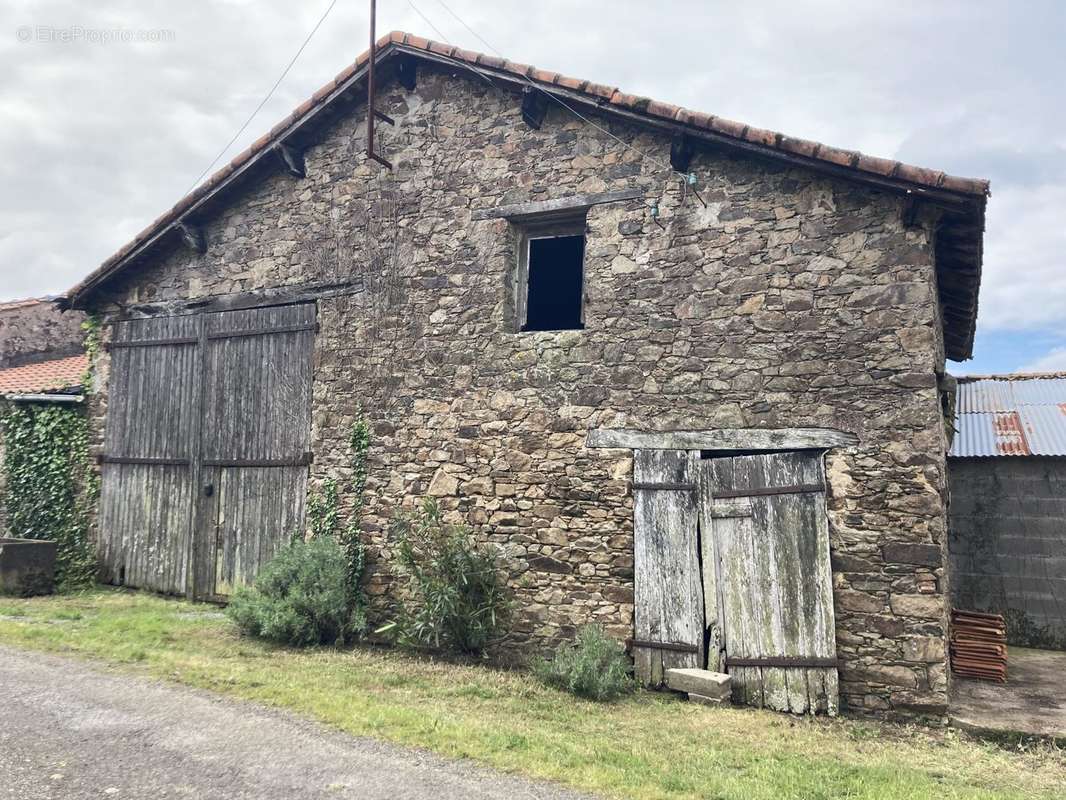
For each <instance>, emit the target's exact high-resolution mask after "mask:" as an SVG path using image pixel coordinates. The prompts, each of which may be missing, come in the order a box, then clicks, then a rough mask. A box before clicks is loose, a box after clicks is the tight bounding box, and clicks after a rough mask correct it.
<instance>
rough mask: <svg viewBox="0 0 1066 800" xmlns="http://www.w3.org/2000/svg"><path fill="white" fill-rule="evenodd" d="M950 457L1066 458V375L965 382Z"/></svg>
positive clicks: (1027, 376)
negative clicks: (1032, 456)
mask: <svg viewBox="0 0 1066 800" xmlns="http://www.w3.org/2000/svg"><path fill="white" fill-rule="evenodd" d="M955 428H956V430H957V433H956V434H955V440H954V441H953V442H952V444H951V452H950V453H948V455H950V456H955V457H960V458H964V457H971V456H1028V455H1034V456H1066V375H1058V374H1056V375H1004V376H996V377H989V378H959V394H958V400H957V410H956V416H955Z"/></svg>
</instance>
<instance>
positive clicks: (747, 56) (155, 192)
mask: <svg viewBox="0 0 1066 800" xmlns="http://www.w3.org/2000/svg"><path fill="white" fill-rule="evenodd" d="M327 2H328V0H317V1H316V2H312V3H292V2H290V0H256V2H237V1H236V0H203V2H198V3H195V4H191V3H185V4H178V3H173V2H167V1H166V0H110V1H109V2H100V3H96V4H93V5H91V6H87V5H86V4H84V3H79V2H75V1H74V0H6V1H5V2H4V3H3V4H2V5H0V70H2V73H3V74H4V76H5V80H4V81H3V82H0V119H3V120H4V123H5V124H4V125H3V126H0V152H3V153H5V158H4V159H0V186H3V187H4V191H3V192H0V299H4V298H12V297H17V296H24V295H30V294H41V293H46V292H59V291H63V290H65V289H67V288H69V287H70V286H71V285H72V284H74V283H75V282H76V281H77V280H78V279H80V278H81V277H82V276H83V275H84V274H85V273H87V272H88V271H90V270H91V269H93V268H94V267H95V266H96V265H97V264H98V263H99V262H101V261H102V260H103V259H105V258H106V257H108V256H109V255H110V254H111V253H112V252H113V251H115V250H116V249H117V248H118V247H120V246H121V245H123V244H124V243H125V242H126V240H127V239H129V238H130V237H131V236H132V235H133V234H135V233H136V232H137V231H138V230H140V229H141V228H142V227H143V226H144V225H145V224H147V223H148V222H150V221H151V220H153V219H155V217H156V216H158V215H159V214H160V213H161V212H162V211H164V210H165V209H167V208H169V207H170V206H171V205H173V203H174V202H175V201H176V200H177V199H178V198H179V197H180V196H181V195H182V194H183V193H184V192H185V190H186V189H187V188H188V187H189V184H190V183H191V182H192V180H193V179H194V178H195V177H196V175H197V174H199V173H200V171H201V170H202V169H203V168H204V167H205V166H206V165H207V163H208V162H209V161H210V160H211V158H213V157H214V156H215V154H216V153H217V152H218V149H219V148H220V147H221V146H222V145H223V144H224V143H225V142H226V141H227V140H228V139H229V137H230V136H231V135H232V134H233V132H234V131H235V130H236V129H237V127H238V126H239V124H240V123H241V122H243V120H244V118H245V117H246V116H247V114H248V113H249V112H250V111H251V109H252V108H254V106H255V105H256V103H257V102H258V100H259V99H260V98H261V97H262V95H263V93H264V92H265V91H266V90H267V89H268V88H269V86H270V85H271V83H272V82H273V81H274V79H275V78H276V76H277V75H278V74H280V71H281V69H282V67H283V66H284V65H285V63H287V62H288V60H289V58H290V57H291V55H292V54H293V53H294V52H295V49H296V47H297V46H298V45H299V43H300V42H301V41H302V40H303V37H304V36H305V34H306V32H307V31H308V30H310V28H311V26H312V25H313V24H314V22H315V21H316V20H317V19H318V17H319V15H320V14H321V12H322V10H324V8H325V7H326V5H327ZM417 4H418V6H419V7H420V8H421V9H422V10H423V11H424V12H425V13H426V14H427V15H428V16H430V18H431V19H433V20H434V22H435V24H436V25H437V26H438V27H439V28H440V29H441V30H442V31H443V32H444V34H445V35H446V36H447V37H448V38H450V39H451V40H452V41H453V42H454V43H456V44H459V45H461V46H463V47H467V48H469V49H474V50H482V51H484V50H485V49H486V47H485V45H484V44H482V43H481V42H480V41H478V39H477V38H476V37H474V36H472V35H471V34H470V33H469V32H468V31H467V30H466V29H465V28H463V27H462V26H461V25H460V24H459V23H457V22H456V21H455V20H454V19H453V18H452V17H451V16H449V14H448V13H447V12H446V11H445V10H444V9H443V7H442V6H441V5H440V3H439V2H437V0H418V3H417ZM448 5H449V6H450V7H452V8H453V9H455V11H456V12H458V13H459V14H460V15H461V16H462V17H463V18H464V19H465V20H466V21H467V22H468V23H469V24H470V25H471V26H472V27H473V28H474V29H475V30H477V31H478V32H479V33H480V34H481V35H482V36H483V37H484V38H485V39H487V40H488V41H490V42H491V43H492V44H493V45H495V47H496V48H498V49H499V50H500V51H501V52H503V53H504V55H505V56H506V57H508V58H511V59H513V60H516V61H524V62H526V63H533V64H536V65H538V66H541V67H544V68H548V69H554V70H559V71H561V72H564V73H567V74H570V75H575V76H579V77H583V78H590V79H592V80H596V81H599V82H603V83H610V84H615V85H618V86H620V87H622V88H623V89H625V90H627V91H632V92H635V93H638V94H645V95H648V96H652V97H656V98H658V99H662V100H665V101H668V102H674V103H679V104H682V105H686V106H688V107H690V108H695V109H700V110H704V111H708V112H711V113H715V114H719V115H722V116H726V117H732V118H734V119H740V120H743V121H745V122H748V123H750V124H753V125H758V126H761V127H767V128H772V129H775V130H782V131H785V132H787V133H789V134H791V135H795V136H802V137H806V138H811V139H818V140H821V141H825V142H828V143H830V144H834V145H838V146H843V147H848V148H854V149H861V150H864V151H866V152H869V153H872V154H874V155H879V156H887V157H896V158H901V159H904V160H908V161H911V162H914V163H919V164H921V165H923V166H929V167H934V168H938V169H945V170H947V171H949V172H954V173H955V174H962V175H966V176H969V177H988V178H991V179H992V181H993V196H992V198H991V200H990V203H989V211H988V232H987V235H986V248H985V252H986V256H985V284H984V289H983V291H982V296H981V315H980V319H979V325H980V326H982V328H983V329H985V330H1004V329H1019V330H1029V329H1035V328H1039V327H1048V326H1052V327H1053V326H1055V325H1057V324H1060V323H1061V322H1062V321H1063V320H1064V319H1066V275H1064V273H1066V270H1064V269H1063V266H1066V264H1064V261H1063V259H1062V257H1061V256H1060V254H1062V253H1066V224H1064V219H1066V144H1064V142H1063V139H1062V136H1063V135H1062V131H1063V130H1066V104H1063V103H1061V102H1059V101H1058V100H1059V98H1061V95H1062V89H1061V76H1062V75H1064V74H1066V55H1064V52H1066V51H1064V50H1063V48H1062V47H1061V44H1060V42H1059V41H1058V36H1059V32H1061V31H1062V30H1063V29H1064V27H1066V6H1064V5H1062V4H1061V3H1057V2H1053V1H1050V0H1049V2H1032V3H1028V4H1026V8H1025V12H1024V13H1020V12H1018V10H1017V8H1016V7H1015V6H1013V5H1012V4H1006V3H987V4H973V3H968V2H941V3H935V4H930V3H917V2H896V0H884V1H883V2H881V3H853V2H846V1H845V0H818V1H817V2H807V3H794V2H784V1H783V0H782V2H776V3H771V2H765V3H734V2H717V3H712V2H706V1H705V0H679V2H673V3H669V4H665V5H663V6H662V8H661V9H653V11H651V12H650V11H649V6H648V4H647V3H645V2H636V0H618V1H617V2H612V3H573V2H569V0H567V1H566V2H564V0H543V2H539V3H529V2H528V0H498V2H495V3H482V2H476V1H475V0H448ZM380 6H381V7H380V8H379V30H380V32H382V33H383V32H385V31H386V30H389V29H390V28H402V29H405V30H411V31H415V32H418V33H421V34H424V35H427V36H431V37H434V38H435V36H436V35H435V34H434V33H433V32H432V31H429V30H427V29H426V25H425V23H424V22H423V21H422V20H421V19H420V18H419V17H418V16H417V15H416V14H415V13H414V12H412V11H411V10H410V7H409V6H408V5H407V4H406V3H389V4H384V3H383V4H380ZM90 9H91V10H90ZM366 13H367V8H366V4H365V3H361V2H348V3H338V4H337V6H336V7H335V8H334V10H333V12H332V14H331V16H330V18H329V19H328V20H327V21H326V23H325V24H324V25H323V27H322V29H321V30H320V31H319V33H318V34H317V35H316V37H315V38H314V40H313V41H312V43H311V45H310V46H309V47H308V48H307V50H306V51H305V52H304V54H303V56H302V57H301V58H300V60H299V62H297V64H296V66H295V67H294V68H293V70H292V72H291V73H290V74H289V76H288V78H287V79H286V80H285V82H284V83H283V84H282V86H281V88H280V89H279V91H278V93H277V95H276V96H275V97H274V98H273V99H272V100H271V101H270V102H269V103H268V104H267V106H266V108H265V109H264V110H263V112H262V113H261V114H260V115H259V117H257V118H256V120H254V121H253V122H252V124H251V125H250V126H249V128H248V130H247V132H246V134H245V135H244V136H243V137H242V138H241V140H239V141H238V142H237V143H236V144H235V146H234V148H233V149H232V150H231V151H230V152H229V153H228V154H227V157H231V156H232V155H233V154H234V153H236V152H237V150H238V149H239V148H242V147H244V146H246V145H247V144H248V143H249V142H251V141H252V140H254V139H255V138H257V137H258V136H259V135H260V134H261V133H262V132H263V131H265V130H268V129H269V128H270V127H271V126H272V125H273V124H274V122H276V121H277V120H278V119H280V118H281V117H283V116H284V115H285V114H287V113H288V112H289V111H290V110H291V109H292V108H293V107H294V106H296V105H297V104H298V103H299V102H300V101H301V100H303V99H304V98H305V97H307V96H309V95H310V94H311V93H312V92H313V91H314V90H315V89H316V88H317V87H318V86H320V85H321V84H323V83H324V82H325V81H326V80H328V79H329V78H331V77H332V76H333V75H334V74H336V73H337V72H338V71H340V69H341V68H343V67H344V66H345V65H346V64H348V63H350V62H351V61H353V60H354V59H355V57H356V56H357V55H358V54H359V52H361V51H362V50H363V49H364V48H365V44H366V40H367V35H366ZM27 24H28V25H55V26H62V25H71V24H80V25H83V26H86V27H88V26H93V25H98V26H100V27H108V26H112V27H113V26H120V27H124V28H166V29H170V30H173V31H174V34H175V40H174V41H173V42H170V43H159V44H141V45H129V44H117V43H113V44H109V45H92V44H87V43H82V44H71V45H60V44H44V43H33V44H19V43H18V42H17V41H16V37H15V30H16V29H17V28H18V26H20V25H27Z"/></svg>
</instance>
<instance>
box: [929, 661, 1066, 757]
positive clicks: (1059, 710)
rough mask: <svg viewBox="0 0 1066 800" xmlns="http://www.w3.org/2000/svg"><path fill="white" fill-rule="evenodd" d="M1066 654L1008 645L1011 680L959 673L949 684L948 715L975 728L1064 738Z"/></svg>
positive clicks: (974, 729)
mask: <svg viewBox="0 0 1066 800" xmlns="http://www.w3.org/2000/svg"><path fill="white" fill-rule="evenodd" d="M1064 675H1066V653H1064V652H1061V651H1058V650H1031V649H1028V648H1025V647H1010V648H1008V649H1007V682H1006V683H991V682H989V681H978V680H974V679H972V678H960V677H958V676H957V675H956V676H955V678H954V680H953V681H952V684H951V700H950V705H949V711H948V714H949V717H950V719H951V723H952V724H953V725H955V726H957V727H959V728H963V729H965V730H970V731H974V732H977V733H1021V734H1025V735H1029V736H1050V737H1054V738H1056V739H1066V682H1064V680H1063V676H1064Z"/></svg>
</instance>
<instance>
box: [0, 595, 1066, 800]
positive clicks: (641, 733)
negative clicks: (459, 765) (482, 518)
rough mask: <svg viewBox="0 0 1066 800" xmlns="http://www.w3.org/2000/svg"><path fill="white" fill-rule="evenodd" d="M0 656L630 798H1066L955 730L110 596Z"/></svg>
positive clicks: (83, 599) (1031, 759)
mask: <svg viewBox="0 0 1066 800" xmlns="http://www.w3.org/2000/svg"><path fill="white" fill-rule="evenodd" d="M0 642H3V643H5V644H10V645H17V646H21V647H27V648H32V649H38V650H44V651H49V652H54V653H59V654H67V655H77V656H83V657H91V658H97V659H103V660H105V661H107V662H110V663H113V664H116V665H119V666H120V667H121V668H123V669H125V670H129V671H133V672H135V673H139V674H142V675H148V676H152V677H156V678H162V679H165V680H170V681H176V682H179V683H183V684H188V685H190V686H196V687H201V688H205V689H210V690H213V691H217V692H221V693H223V694H227V695H232V696H235V697H240V698H245V699H248V700H254V701H257V702H260V703H264V704H267V705H272V706H277V707H282V708H286V709H290V710H292V711H295V712H298V713H300V714H304V715H307V716H310V717H314V718H316V719H318V720H320V721H322V722H324V723H326V724H329V725H332V726H335V727H337V728H340V729H341V730H344V731H347V732H349V733H352V734H355V735H359V736H373V737H377V738H380V739H386V740H389V741H392V742H396V743H398V744H403V745H413V746H418V747H424V748H426V749H429V750H433V751H435V752H437V753H440V754H442V755H445V756H450V757H456V758H470V759H474V760H476V761H478V762H481V763H483V764H486V765H489V766H492V767H496V768H498V769H502V770H507V771H510V772H515V773H521V774H524V775H528V776H531V777H535V778H544V779H549V780H554V781H558V782H560V783H564V784H567V785H570V786H573V787H575V788H579V789H584V790H588V791H592V792H598V793H601V794H604V795H606V796H610V797H625V798H641V799H644V798H692V797H704V798H743V799H744V800H759V799H760V798H766V799H767V800H770V798H773V800H780V799H781V798H797V799H798V798H803V799H804V800H810V799H811V798H855V799H856V800H858V799H860V798H869V799H870V800H874V799H875V798H876V799H877V800H882V798H916V799H918V798H922V799H924V798H929V799H930V800H932V799H933V798H936V799H937V800H940V799H941V798H1036V797H1048V798H1051V797H1063V796H1066V754H1064V753H1063V752H1062V751H1061V750H1058V749H1056V748H1055V747H1053V746H1051V745H1039V746H1034V747H1031V748H1029V749H1028V750H1025V751H1019V752H1011V751H1009V750H1006V749H1004V748H1002V747H999V746H996V745H994V744H991V743H987V742H982V741H978V740H973V739H970V738H969V737H966V736H965V735H961V734H958V733H955V732H952V731H941V730H930V729H927V728H920V727H904V726H897V725H882V724H878V723H873V722H868V721H859V720H851V719H837V720H824V719H818V720H811V719H796V718H791V717H787V716H784V715H781V714H775V713H771V712H762V711H757V710H753V709H735V708H707V707H704V706H698V705H694V704H690V703H684V702H679V701H678V700H676V699H674V698H673V697H671V696H669V695H664V694H658V693H639V694H637V695H635V696H633V697H631V698H628V699H626V700H623V701H620V702H617V703H613V704H609V705H600V704H596V703H592V702H588V701H583V700H578V699H575V698H573V697H571V696H569V695H567V694H563V693H561V692H558V691H555V690H551V689H546V688H544V687H542V686H540V685H538V684H537V683H536V682H535V681H534V680H533V679H532V678H531V677H530V676H528V675H526V674H523V673H517V672H507V671H502V670H496V669H490V668H486V667H471V666H456V665H453V664H444V663H441V662H438V661H433V660H430V659H425V658H418V657H415V656H411V655H407V654H403V653H398V652H392V651H386V650H380V649H374V648H356V649H351V650H334V649H316V650H309V651H293V650H286V649H283V648H278V647H273V646H270V645H266V644H262V643H260V642H256V641H251V640H248V639H242V638H239V637H238V636H237V635H236V634H235V633H234V630H233V628H232V626H231V625H230V623H229V622H228V620H226V619H225V618H224V617H222V616H221V615H220V614H219V613H218V611H217V609H215V608H213V607H211V606H203V605H196V604H192V603H186V602H183V601H177V600H167V599H163V598H159V597H155V596H151V595H146V594H138V593H134V592H125V591H115V590H100V591H93V592H86V593H84V594H78V595H68V596H63V597H51V598H37V599H33V600H5V599H2V598H0Z"/></svg>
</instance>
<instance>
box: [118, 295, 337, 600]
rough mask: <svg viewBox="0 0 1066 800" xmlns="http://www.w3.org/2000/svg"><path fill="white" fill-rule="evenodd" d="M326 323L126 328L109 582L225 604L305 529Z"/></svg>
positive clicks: (206, 319)
mask: <svg viewBox="0 0 1066 800" xmlns="http://www.w3.org/2000/svg"><path fill="white" fill-rule="evenodd" d="M315 314H316V309H315V306H314V305H313V304H304V305H293V306H279V307H271V308H258V309H250V310H242V311H229V312H222V313H214V314H190V315H187V316H181V317H166V318H156V319H146V320H133V321H126V322H119V323H117V324H116V326H115V330H114V336H113V342H112V345H111V377H110V383H109V397H108V411H107V433H106V444H105V454H104V455H103V457H102V459H101V460H102V462H103V478H102V485H101V498H100V561H101V568H102V572H103V575H104V578H105V580H108V581H110V582H112V583H120V584H125V585H127V586H136V587H140V588H145V589H152V590H155V591H161V592H167V593H173V594H187V595H190V596H193V597H197V598H210V599H224V598H225V597H226V596H227V595H228V594H229V593H230V591H231V590H232V588H233V587H235V586H237V585H240V584H243V583H247V582H248V581H250V580H251V579H252V578H254V577H255V575H256V573H257V572H258V570H259V568H260V567H261V566H262V565H263V564H264V563H266V562H267V561H268V560H270V558H271V557H272V556H273V555H274V553H275V552H276V551H277V549H278V548H279V547H280V546H281V545H282V544H283V543H284V542H286V541H288V539H289V538H290V537H291V536H292V535H293V534H295V533H297V532H300V531H302V528H303V520H304V501H305V496H306V492H307V472H308V464H310V461H311V456H310V453H309V450H310V430H311V384H312V355H313V349H314V337H315Z"/></svg>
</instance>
